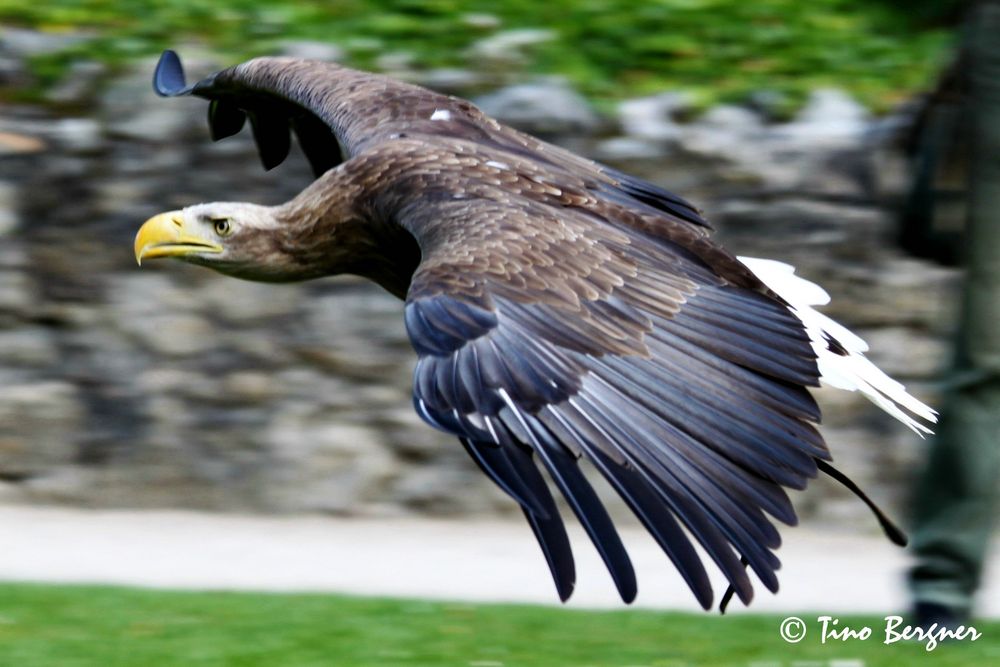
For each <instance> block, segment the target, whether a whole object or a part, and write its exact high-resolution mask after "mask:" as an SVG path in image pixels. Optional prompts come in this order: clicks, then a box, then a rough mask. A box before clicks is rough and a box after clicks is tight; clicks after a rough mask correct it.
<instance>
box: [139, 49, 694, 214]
mask: <svg viewBox="0 0 1000 667" xmlns="http://www.w3.org/2000/svg"><path fill="white" fill-rule="evenodd" d="M153 88H154V90H155V91H156V92H157V93H158V94H159V95H162V96H167V97H174V96H179V95H196V96H199V97H204V98H207V99H209V100H211V103H210V105H209V109H208V123H209V129H210V133H211V136H212V139H213V141H218V140H220V139H222V138H225V137H228V136H231V135H233V134H236V133H237V132H239V131H240V130H241V129H242V128H243V126H244V124H245V123H246V120H247V118H249V119H250V124H251V128H252V130H253V135H254V139H255V140H256V142H257V146H258V149H259V152H260V157H261V161H262V163H263V165H264V168H265V169H271V168H273V167H275V166H277V165H279V164H281V163H282V161H284V159H285V157H286V156H287V155H288V151H289V148H290V132H291V133H294V134H295V135H296V136H297V137H298V143H299V145H300V146H301V147H302V150H303V152H305V154H306V157H307V158H308V160H309V162H310V164H311V166H312V168H313V171H314V173H315V174H316V176H319V175H321V174H323V173H324V172H326V171H327V170H329V169H330V168H332V167H335V166H336V165H338V164H340V163H341V162H342V161H343V160H344V159H345V158H350V157H354V156H357V155H360V154H361V153H363V152H365V151H366V150H372V149H374V148H376V147H379V146H381V145H382V144H384V143H385V142H388V141H394V140H397V139H400V138H406V137H431V138H434V137H441V138H444V137H446V138H452V139H454V138H459V139H462V140H464V141H468V142H471V143H474V144H478V145H480V146H483V147H486V148H490V149H498V150H501V151H503V152H507V153H511V154H513V155H519V156H521V157H526V158H527V159H529V160H532V161H535V162H539V163H542V164H546V165H548V166H550V167H553V168H556V169H560V170H563V171H570V172H573V173H575V174H578V175H589V176H590V177H592V178H594V179H595V182H596V183H598V185H599V187H600V189H601V192H602V194H603V195H604V196H605V197H607V198H610V199H617V200H619V201H625V202H627V203H628V205H630V206H633V207H639V208H647V209H649V210H650V211H656V212H659V213H660V214H662V215H665V216H668V217H669V218H670V219H672V220H677V221H684V222H686V223H689V224H691V225H694V226H695V227H701V228H708V223H707V222H706V221H705V220H704V219H703V218H702V217H701V214H700V213H699V212H698V210H697V209H696V208H695V207H694V206H693V205H691V204H690V203H688V202H687V201H685V200H684V199H683V198H681V197H679V196H677V195H675V194H673V193H671V192H668V191H666V190H664V189H663V188H660V187H659V186H657V185H654V184H652V183H647V182H645V181H642V180H640V179H637V178H635V177H632V176H629V175H627V174H623V173H621V172H619V171H616V170H614V169H611V168H609V167H606V166H604V165H601V164H599V163H596V162H594V161H592V160H588V159H586V158H583V157H581V156H579V155H576V154H574V153H572V152H570V151H568V150H565V149H563V148H560V147H558V146H554V145H552V144H548V143H546V142H544V141H541V140H540V139H536V138H535V137H532V136H530V135H527V134H524V133H522V132H518V131H517V130H514V129H512V128H510V127H507V126H505V125H503V124H502V123H498V122H497V121H496V120H494V119H493V118H490V117H489V116H487V115H486V114H484V113H483V112H482V111H480V110H479V109H478V108H476V106H475V105H473V104H472V103H470V102H468V101H466V100H463V99H460V98H457V97H453V96H449V95H442V94H440V93H436V92H433V91H430V90H427V89H426V88H421V87H420V86H415V85H412V84H408V83H404V82H402V81H397V80H395V79H392V78H390V77H387V76H381V75H378V74H372V73H369V72H362V71H358V70H354V69H350V68H348V67H343V66H341V65H338V64H336V63H328V62H319V61H310V60H300V59H296V58H255V59H253V60H250V61H247V62H245V63H241V64H239V65H235V66H233V67H229V68H227V69H224V70H222V71H219V72H216V73H214V74H211V75H210V76H207V77H205V78H204V79H201V80H200V81H198V82H196V83H194V84H191V85H187V82H186V80H185V76H184V70H183V68H182V66H181V62H180V58H179V57H178V56H177V54H176V53H174V52H173V51H164V53H163V55H162V56H161V58H160V62H159V63H158V64H157V67H156V72H155V73H154V76H153Z"/></svg>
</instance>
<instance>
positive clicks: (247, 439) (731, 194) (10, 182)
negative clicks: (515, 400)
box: [0, 62, 957, 529]
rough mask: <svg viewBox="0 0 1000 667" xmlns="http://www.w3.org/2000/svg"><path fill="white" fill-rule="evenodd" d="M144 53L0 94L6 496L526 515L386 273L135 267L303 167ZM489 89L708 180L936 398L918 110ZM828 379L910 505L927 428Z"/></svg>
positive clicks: (842, 498)
mask: <svg viewBox="0 0 1000 667" xmlns="http://www.w3.org/2000/svg"><path fill="white" fill-rule="evenodd" d="M190 66H191V69H192V70H194V71H195V72H205V71H208V68H209V67H210V65H209V64H208V63H199V62H193V63H190ZM151 71H152V63H151V62H147V63H142V64H141V65H140V66H137V67H136V68H135V70H134V71H133V72H131V73H129V74H126V75H122V76H118V77H116V78H114V79H113V80H111V81H110V82H107V83H106V84H105V85H103V86H100V87H98V86H96V85H94V86H92V87H88V86H86V85H80V86H77V88H75V89H73V90H71V91H69V92H68V93H66V99H60V100H58V102H59V103H58V104H55V105H49V106H45V107H40V106H8V107H7V108H5V109H3V110H2V113H0V501H4V502H18V503H66V504H74V505H84V506H100V507H190V508H204V509H212V510H238V511H248V510H250V511H266V512H292V511H295V512H298V511H319V512H335V513H352V514H386V513H398V512H407V511H419V512H431V513H440V514H473V513H492V512H511V511H513V510H514V509H515V508H514V507H513V503H512V502H510V501H508V500H507V499H506V498H505V497H504V496H503V495H502V494H501V493H500V492H499V491H497V490H496V489H494V488H493V486H492V485H491V484H490V483H489V482H488V481H487V480H486V479H485V478H484V477H483V476H482V475H481V474H480V473H479V472H478V471H477V470H476V469H475V468H474V466H473V465H472V463H471V461H469V460H467V458H466V455H465V453H464V451H462V449H461V447H460V446H459V445H458V443H457V442H455V441H454V440H453V439H452V438H450V437H448V436H445V435H443V434H440V433H438V432H436V431H434V430H432V429H431V428H429V427H427V426H425V425H423V424H422V423H421V422H420V420H419V419H418V418H417V417H416V415H415V414H414V413H413V411H412V408H411V403H410V375H411V370H412V364H413V358H414V357H413V353H412V350H411V349H410V346H409V343H408V341H407V339H406V335H405V331H404V328H403V322H402V317H401V304H400V303H399V302H397V301H396V300H394V299H393V298H392V297H390V296H389V295H387V294H385V293H382V292H381V291H380V290H379V289H378V288H377V287H375V286H373V285H369V284H366V283H364V282H362V281H359V280H356V279H352V278H337V279H327V280H321V281H316V282H312V283H309V284H303V285H296V286H273V285H258V284H252V283H247V282H240V281H236V280H233V279H229V278H224V277H221V276H217V275H215V274H214V273H211V272H209V271H206V270H203V269H198V268H195V267H189V266H185V265H181V264H179V263H175V262H169V263H167V262H164V263H160V262H152V263H150V264H149V266H144V267H142V268H141V269H140V268H138V267H136V266H135V261H134V259H133V257H132V239H133V236H134V233H135V230H136V229H137V227H138V226H139V224H140V223H141V222H142V221H143V220H145V219H146V218H147V217H149V216H150V215H152V214H154V213H158V212H160V211H164V210H168V209H171V208H179V207H182V206H185V205H188V204H191V203H195V202H199V201H211V200H249V201H254V202H259V203H277V202H280V201H282V200H284V199H287V198H289V197H290V196H292V195H293V194H294V193H295V192H297V190H298V189H300V188H301V187H302V186H304V185H305V184H306V183H308V182H309V179H310V175H309V172H308V170H307V167H306V165H305V161H304V160H303V159H302V158H301V156H300V155H299V154H297V152H296V151H295V150H293V156H292V157H291V158H290V159H289V160H288V161H287V162H286V164H284V165H282V166H281V167H279V168H277V169H275V170H274V171H272V172H270V173H265V172H264V171H263V170H262V169H261V168H260V166H259V162H258V159H257V157H256V153H255V150H254V148H253V146H252V142H251V140H250V139H249V138H248V134H249V133H248V132H247V131H244V133H243V134H241V135H240V136H239V137H236V138H233V139H229V140H226V141H224V142H222V143H219V144H212V143H211V142H210V141H209V140H208V137H207V128H206V126H205V123H204V115H205V105H204V103H203V102H202V101H200V100H194V99H186V100H161V99H158V98H156V97H154V96H153V94H152V92H151V90H150V84H149V78H150V73H151ZM462 80H464V79H462V77H457V78H456V79H455V81H458V82H461V81H462ZM456 85H457V84H456ZM445 86H446V87H447V84H445ZM448 92H459V93H461V92H463V91H462V90H461V88H458V89H454V88H453V89H450V90H448ZM478 101H479V102H480V104H481V105H482V106H483V107H484V109H485V110H486V111H487V112H490V113H494V114H496V115H498V116H500V117H501V118H502V119H507V120H510V121H511V122H514V123H516V124H518V125H519V126H520V127H522V128H525V129H527V130H529V131H535V132H540V133H542V134H544V136H546V137H547V138H549V139H551V140H554V141H556V142H558V143H561V144H563V145H567V146H569V147H571V148H573V149H575V150H578V151H581V152H583V153H585V154H587V155H590V156H592V157H595V158H597V159H600V160H603V161H606V162H609V163H612V164H614V165H615V166H618V167H620V168H623V169H626V170H628V171H631V172H633V173H636V174H638V175H640V176H643V177H646V178H648V179H650V180H652V181H654V182H657V183H660V184H663V185H665V186H667V187H669V188H671V189H673V190H675V191H677V192H679V193H681V194H683V195H684V196H686V197H688V198H689V199H692V200H694V201H695V202H697V203H699V204H700V205H702V206H704V208H705V210H706V212H707V214H708V217H709V219H710V220H712V221H713V222H714V224H715V225H716V226H717V227H718V228H719V238H720V239H721V240H723V241H724V242H726V243H727V244H728V245H729V247H731V248H732V249H733V250H735V251H737V252H738V253H740V254H748V255H753V256H764V257H771V258H775V259H782V260H785V261H789V262H791V263H793V264H795V265H796V266H797V267H798V268H799V272H800V273H801V274H802V275H804V276H806V277H807V278H809V279H812V280H815V281H817V282H819V283H821V284H822V285H824V286H825V287H826V288H827V290H828V291H829V292H830V293H831V295H833V303H832V305H831V306H830V307H829V308H828V309H827V312H828V313H829V314H831V315H832V316H834V317H836V318H838V319H840V320H841V321H842V322H844V323H845V324H847V325H849V326H851V327H853V328H855V329H856V330H857V331H858V333H860V334H861V335H862V336H863V337H865V338H867V339H868V341H869V342H870V343H871V345H872V348H873V351H872V353H871V357H872V359H873V360H874V361H875V362H876V363H878V364H880V365H881V366H882V367H883V368H884V369H885V370H886V371H888V372H889V373H890V374H892V375H894V376H895V377H896V378H898V379H899V380H901V381H902V382H904V383H905V384H906V385H907V386H908V387H909V388H911V389H912V390H914V392H915V393H916V394H917V395H919V396H921V397H923V398H925V399H931V400H933V398H934V394H933V392H932V389H931V385H932V382H933V380H934V378H935V376H936V374H937V372H938V370H939V368H940V367H941V366H942V365H943V364H944V363H945V362H946V360H947V355H948V351H949V344H948V343H949V332H950V329H951V326H952V322H953V320H954V318H953V309H954V303H953V301H954V298H955V296H956V293H957V292H956V286H957V276H956V275H955V273H954V272H953V271H948V270H944V269H941V268H938V267H936V266H934V265H931V264H928V263H924V262H920V261H916V260H912V259H907V258H905V257H904V256H902V255H901V254H900V253H899V252H898V251H897V250H896V249H895V248H894V247H893V243H892V238H893V234H894V227H893V225H894V221H893V217H892V213H891V207H889V206H887V202H891V200H892V199H893V197H896V196H898V194H899V192H900V188H901V187H902V183H903V180H904V177H903V171H902V168H901V165H900V159H899V157H898V156H897V155H895V154H894V153H893V152H892V150H890V149H889V148H887V145H888V143H889V137H891V136H892V135H893V134H894V132H895V131H896V129H898V126H899V125H900V124H902V123H905V122H906V116H905V114H902V115H899V116H893V117H889V118H885V119H872V118H869V117H868V116H867V114H866V113H865V112H864V111H863V110H862V109H861V108H860V107H859V106H858V105H856V104H855V103H854V102H853V101H851V100H850V99H848V98H846V97H845V96H844V95H843V94H841V93H839V92H837V91H832V90H831V91H818V92H817V93H816V94H815V95H814V96H813V98H812V100H811V102H810V103H809V105H808V106H807V108H806V109H804V110H803V111H802V113H801V114H800V115H799V116H798V117H797V118H796V119H795V120H794V121H793V122H790V123H776V122H773V121H772V120H771V119H769V117H768V106H767V99H766V97H764V98H762V99H761V100H760V104H758V105H756V107H755V108H753V109H751V108H742V107H719V108H716V109H713V110H710V111H708V112H707V113H706V114H703V115H700V116H697V115H694V114H693V113H692V109H691V105H690V102H689V100H687V99H686V98H685V97H684V96H682V95H676V94H664V95H660V96H655V97H651V98H646V99H639V100H631V101H629V102H626V103H624V104H622V105H621V106H620V107H619V109H618V110H617V112H616V113H615V114H614V115H613V116H612V117H606V116H601V115H598V114H597V113H595V112H593V111H592V110H590V107H589V106H588V105H587V104H586V102H584V101H583V100H581V99H579V98H578V97H577V96H576V94H575V93H574V92H573V91H572V90H571V89H569V88H568V87H567V86H566V85H565V84H563V83H561V82H559V81H552V80H542V81H539V82H535V83H527V84H521V85H517V86H512V87H507V88H501V89H499V90H496V91H495V92H493V93H490V94H488V95H486V96H483V97H480V98H479V100H478ZM820 400H821V402H822V405H823V409H824V414H825V419H824V420H825V427H824V432H825V434H826V436H827V438H828V441H829V443H830V446H831V448H832V450H833V452H834V454H835V459H836V462H837V463H838V464H839V465H840V467H841V468H842V469H844V470H845V471H846V472H847V473H848V474H851V475H852V476H854V478H855V479H856V480H857V481H858V482H859V483H860V484H861V485H862V486H863V487H865V488H866V489H867V490H868V491H869V492H870V493H871V495H873V496H874V497H875V498H876V499H877V500H880V501H883V502H886V503H887V504H888V506H889V507H890V508H891V509H894V510H895V511H897V513H898V512H899V511H900V509H901V507H902V506H903V504H904V501H905V494H906V490H907V486H908V483H909V478H910V476H911V474H912V472H913V469H914V466H915V465H916V464H917V462H918V461H919V458H920V454H921V446H920V444H919V440H918V439H917V438H916V436H914V435H912V434H911V433H909V432H908V431H907V430H906V429H905V428H903V427H902V426H900V425H899V424H897V423H896V422H894V421H893V420H892V419H891V418H889V417H887V416H885V415H883V414H882V413H881V412H879V411H878V410H877V409H875V408H874V407H872V406H870V405H869V404H868V403H867V402H866V401H864V400H863V399H860V398H858V397H857V396H852V395H847V394H843V393H840V392H827V391H823V392H820ZM796 496H797V502H798V505H799V507H800V509H801V510H802V512H803V513H804V514H805V515H813V516H816V515H819V516H822V517H824V518H827V519H829V518H837V519H842V520H843V521H845V522H852V523H856V524H858V525H863V526H865V527H866V528H870V529H874V525H875V524H874V522H873V521H871V520H869V519H867V518H864V517H866V515H867V510H866V509H865V508H864V507H863V505H862V504H861V503H860V502H858V501H856V500H855V499H854V498H853V497H851V496H849V495H848V494H847V493H846V492H845V491H843V490H842V489H840V488H839V487H837V486H835V485H833V484H830V483H826V482H824V481H822V480H821V482H820V483H817V484H816V485H814V486H813V487H811V489H810V490H809V491H808V492H807V493H805V494H796Z"/></svg>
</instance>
